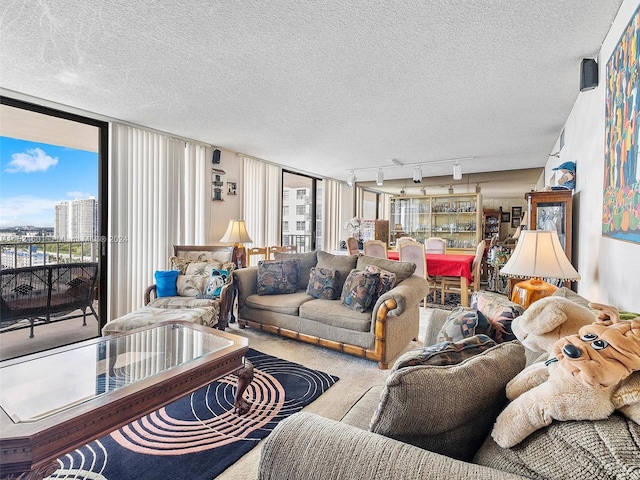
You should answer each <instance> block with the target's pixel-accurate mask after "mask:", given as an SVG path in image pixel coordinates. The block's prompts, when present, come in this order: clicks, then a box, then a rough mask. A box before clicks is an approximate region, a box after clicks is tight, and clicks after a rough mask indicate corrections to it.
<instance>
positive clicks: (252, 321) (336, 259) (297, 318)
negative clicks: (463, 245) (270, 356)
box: [233, 250, 428, 369]
mask: <svg viewBox="0 0 640 480" xmlns="http://www.w3.org/2000/svg"><path fill="white" fill-rule="evenodd" d="M274 258H275V260H276V261H280V260H290V259H297V260H298V261H299V286H298V291H296V292H295V293H289V294H277V295H258V293H257V292H258V267H249V268H242V269H238V270H236V271H234V272H233V276H234V283H235V285H236V288H237V290H238V324H239V326H240V328H245V327H247V326H249V327H251V328H259V329H262V330H264V331H267V332H271V333H275V334H278V335H282V336H285V337H289V338H294V339H297V340H300V341H303V342H308V343H313V344H316V345H320V346H323V347H326V348H331V349H335V350H340V351H343V352H345V353H348V354H352V355H357V356H361V357H365V358H368V359H370V360H375V361H377V362H378V365H379V367H380V368H383V369H384V368H388V364H389V362H390V361H391V360H393V359H394V358H395V357H397V356H398V355H399V354H400V353H401V352H402V351H403V350H404V349H406V347H407V344H408V343H409V342H410V341H412V340H414V339H417V338H418V327H419V323H420V300H421V299H422V298H424V296H425V295H426V293H427V290H428V285H427V282H426V280H425V279H424V278H422V277H419V276H417V275H413V272H414V271H415V264H413V263H406V262H395V261H391V260H386V259H382V258H375V257H369V256H366V255H351V256H346V255H332V254H330V253H327V252H324V251H321V250H318V251H313V252H308V253H280V254H275V255H274ZM369 265H374V266H376V267H379V268H381V269H383V270H386V271H388V272H391V273H393V274H395V276H396V279H397V283H396V285H395V286H394V287H393V288H392V289H391V290H390V291H388V292H386V293H384V294H383V295H382V296H380V297H379V299H378V300H377V301H376V303H375V305H373V307H372V308H371V309H368V310H367V311H364V312H359V311H355V310H353V309H351V308H349V307H347V306H345V305H344V304H343V303H342V301H341V300H340V298H338V299H336V300H327V299H322V298H314V297H313V296H311V295H309V294H307V292H306V289H307V285H308V283H309V276H310V271H311V268H312V267H318V268H323V269H332V270H335V271H338V272H340V277H341V279H342V282H343V283H344V280H345V279H346V278H347V276H348V275H349V273H350V272H351V271H352V270H353V269H355V270H358V271H361V270H363V269H365V268H366V267H367V266H369ZM340 288H341V287H340Z"/></svg>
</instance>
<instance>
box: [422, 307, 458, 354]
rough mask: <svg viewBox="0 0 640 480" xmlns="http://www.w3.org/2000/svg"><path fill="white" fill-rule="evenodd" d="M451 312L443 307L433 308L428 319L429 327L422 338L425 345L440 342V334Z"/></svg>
mask: <svg viewBox="0 0 640 480" xmlns="http://www.w3.org/2000/svg"><path fill="white" fill-rule="evenodd" d="M450 314H451V312H450V311H449V310H444V309H442V308H434V309H432V310H431V313H430V315H429V318H428V319H427V322H426V323H427V328H426V330H425V333H424V338H423V339H422V344H423V345H424V346H425V347H428V346H429V345H434V344H436V343H438V334H439V333H440V330H442V327H443V326H444V324H445V323H446V321H447V318H449V315H450Z"/></svg>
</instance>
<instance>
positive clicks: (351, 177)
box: [347, 170, 357, 187]
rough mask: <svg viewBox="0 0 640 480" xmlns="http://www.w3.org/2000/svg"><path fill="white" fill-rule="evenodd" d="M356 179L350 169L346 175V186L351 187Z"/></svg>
mask: <svg viewBox="0 0 640 480" xmlns="http://www.w3.org/2000/svg"><path fill="white" fill-rule="evenodd" d="M356 180H357V178H356V174H355V172H354V171H353V170H351V172H350V173H349V176H348V177H347V187H353V185H354V184H355V183H356Z"/></svg>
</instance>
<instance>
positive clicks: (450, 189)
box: [449, 185, 453, 195]
mask: <svg viewBox="0 0 640 480" xmlns="http://www.w3.org/2000/svg"><path fill="white" fill-rule="evenodd" d="M449 195H453V185H449Z"/></svg>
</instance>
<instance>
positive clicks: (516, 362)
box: [258, 310, 640, 480]
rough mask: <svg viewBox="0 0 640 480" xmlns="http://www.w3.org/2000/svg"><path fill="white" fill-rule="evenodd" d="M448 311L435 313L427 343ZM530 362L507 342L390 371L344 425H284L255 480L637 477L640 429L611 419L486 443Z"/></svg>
mask: <svg viewBox="0 0 640 480" xmlns="http://www.w3.org/2000/svg"><path fill="white" fill-rule="evenodd" d="M450 313H451V312H447V311H443V310H436V311H435V312H434V315H433V316H432V317H431V325H430V328H429V330H428V332H427V335H426V338H425V343H426V344H432V343H433V342H435V341H436V340H438V333H439V332H440V331H441V329H443V328H445V322H446V321H447V318H448V317H449V315H450ZM536 356H538V354H532V353H531V352H525V348H524V347H523V346H522V345H521V344H520V343H519V342H518V341H508V342H504V343H500V344H498V345H495V346H492V347H490V348H488V350H486V351H484V352H483V353H482V354H480V355H475V356H472V357H470V358H467V359H466V360H464V361H462V362H461V363H458V364H456V365H449V366H434V365H424V364H423V365H416V366H404V368H398V369H396V368H395V366H394V369H393V370H392V371H391V374H390V376H389V377H388V378H387V380H386V383H385V385H383V386H376V387H373V388H372V389H371V390H369V391H368V392H367V393H366V394H365V395H364V396H363V397H362V398H361V399H360V400H359V401H358V402H357V403H356V404H355V405H354V406H353V407H352V408H351V410H350V411H349V412H348V413H347V415H346V416H345V417H344V418H343V419H342V421H341V422H336V421H333V420H329V419H326V418H323V417H320V416H318V415H314V414H309V413H297V414H294V415H293V416H291V417H289V418H287V419H285V420H284V421H283V422H281V423H280V424H279V425H278V427H277V428H276V429H275V430H274V431H273V432H272V433H271V435H270V436H269V437H268V438H267V440H266V442H265V444H264V446H263V449H262V451H261V459H260V466H259V475H258V478H259V479H260V480H267V479H274V480H275V479H278V480H287V479H329V478H330V479H343V478H385V479H402V480H411V479H416V480H417V479H422V480H424V479H434V480H435V479H438V480H439V479H443V478H446V479H461V480H462V479H471V478H472V479H487V480H488V479H505V480H506V479H518V478H520V479H521V478H534V479H558V480H560V479H562V480H566V479H568V478H580V479H605V478H606V479H620V480H623V479H624V480H639V479H640V426H639V425H638V424H636V423H634V422H632V421H631V420H628V419H626V418H625V417H623V416H621V415H619V414H616V413H614V414H613V415H612V416H611V417H609V418H608V419H605V420H599V421H567V422H557V421H554V422H553V423H552V424H551V425H550V426H548V427H546V428H543V429H541V430H538V431H537V432H535V433H534V434H532V435H530V436H529V437H527V438H526V439H525V440H524V441H523V442H521V443H520V444H518V445H516V446H515V447H513V448H509V449H503V448H500V447H499V446H498V445H497V444H496V443H495V442H494V441H493V440H492V438H491V437H490V435H489V433H490V431H491V429H492V426H493V423H494V421H495V418H496V416H497V414H498V413H499V412H500V411H501V409H502V407H503V406H504V405H505V404H506V402H507V400H506V397H505V394H504V387H505V385H506V383H507V382H508V381H509V380H510V379H511V378H512V377H513V376H514V375H515V374H517V373H518V372H519V371H520V370H521V369H522V368H523V367H524V366H525V365H526V364H528V363H530V362H531V361H532V360H531V359H533V358H535V357H536ZM403 357H405V355H403ZM398 361H399V362H401V361H403V358H402V357H401V358H400V359H399V360H398ZM310 452H312V453H311V454H310Z"/></svg>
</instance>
